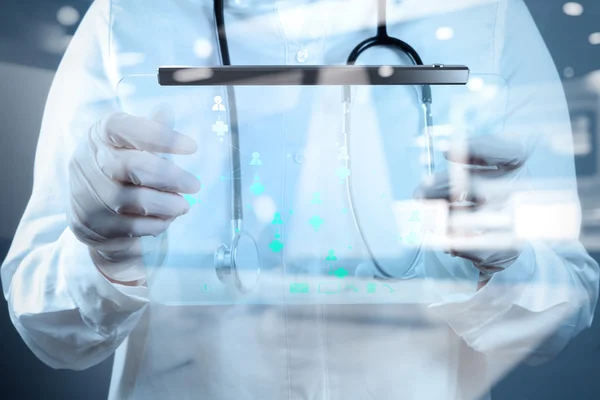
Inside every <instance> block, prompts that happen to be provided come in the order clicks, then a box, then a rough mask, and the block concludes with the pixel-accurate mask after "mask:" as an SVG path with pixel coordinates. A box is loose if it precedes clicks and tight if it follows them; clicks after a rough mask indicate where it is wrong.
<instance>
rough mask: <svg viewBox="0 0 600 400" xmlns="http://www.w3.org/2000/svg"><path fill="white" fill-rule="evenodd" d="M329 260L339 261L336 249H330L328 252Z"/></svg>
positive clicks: (327, 258)
mask: <svg viewBox="0 0 600 400" xmlns="http://www.w3.org/2000/svg"><path fill="white" fill-rule="evenodd" d="M325 260H327V261H337V257H336V256H335V250H329V251H328V252H327V257H325Z"/></svg>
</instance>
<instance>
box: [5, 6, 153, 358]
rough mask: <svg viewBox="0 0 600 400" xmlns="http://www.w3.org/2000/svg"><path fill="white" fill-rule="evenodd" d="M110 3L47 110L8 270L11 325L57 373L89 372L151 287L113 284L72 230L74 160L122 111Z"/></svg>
mask: <svg viewBox="0 0 600 400" xmlns="http://www.w3.org/2000/svg"><path fill="white" fill-rule="evenodd" d="M109 25H110V0H96V1H95V2H93V3H92V5H91V7H90V10H89V11H88V13H87V14H86V16H85V17H84V19H83V21H82V23H81V25H80V27H79V29H78V30H77V33H76V34H75V36H74V38H73V40H72V42H71V45H70V46H69V49H68V50H67V52H66V54H65V56H64V58H63V60H62V62H61V65H60V66H59V68H58V71H57V74H56V76H55V79H54V82H53V84H52V87H51V89H50V94H49V97H48V101H47V104H46V109H45V112H44V117H43V121H42V128H41V132H40V137H39V142H38V148H37V152H36V158H35V168H34V183H33V190H32V195H31V198H30V200H29V203H28V205H27V208H26V210H25V213H24V215H23V218H22V220H21V222H20V224H19V227H18V229H17V232H16V234H15V237H14V240H13V243H12V246H11V248H10V250H9V253H8V255H7V257H6V259H5V261H4V264H3V265H2V285H3V291H4V296H5V298H6V299H7V301H8V306H9V311H10V316H11V319H12V321H13V323H14V325H15V327H16V328H17V330H18V331H19V333H20V334H21V336H22V338H23V340H24V341H25V342H26V343H27V345H28V346H29V347H30V348H31V350H32V351H33V352H34V353H35V354H36V355H37V356H38V357H39V358H40V359H41V360H42V361H43V362H45V363H46V364H48V365H50V366H52V367H54V368H71V369H84V368H87V367H90V366H92V365H94V364H97V363H99V362H101V361H102V360H104V359H105V358H107V357H108V356H110V355H111V354H112V353H113V352H114V350H115V349H116V348H117V347H118V346H119V344H120V343H121V342H122V341H123V340H124V339H125V337H127V335H128V334H129V332H130V331H131V330H132V329H133V328H134V326H135V325H136V323H137V321H138V320H139V318H140V317H141V314H142V313H143V310H144V308H145V307H144V306H145V304H146V303H147V301H148V300H147V294H146V290H147V289H146V288H145V287H125V286H121V285H113V284H112V283H110V282H109V281H108V280H106V279H105V278H104V277H103V275H102V274H100V272H99V271H98V270H97V269H96V267H95V265H94V264H93V262H92V260H91V257H90V255H89V252H88V248H87V246H85V245H84V244H82V243H80V242H79V241H78V240H77V239H76V238H75V236H74V235H73V233H72V232H71V231H70V229H69V227H68V223H67V218H66V207H67V204H68V202H69V197H68V196H69V179H68V163H69V160H70V158H71V155H72V153H73V151H74V150H75V147H76V145H77V142H78V141H79V138H80V137H81V136H82V135H84V134H85V133H86V132H87V130H88V129H89V127H90V126H92V124H93V123H94V122H95V121H96V120H97V119H98V118H100V117H101V116H102V115H105V114H106V113H110V112H114V111H116V109H117V102H116V98H115V94H114V92H113V90H112V88H111V85H110V83H109V82H110V79H109V78H108V75H109V72H110V70H109V67H108V66H109V65H110V63H109Z"/></svg>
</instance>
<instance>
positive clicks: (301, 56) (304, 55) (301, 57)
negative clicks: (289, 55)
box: [296, 49, 308, 63]
mask: <svg viewBox="0 0 600 400" xmlns="http://www.w3.org/2000/svg"><path fill="white" fill-rule="evenodd" d="M296 60H298V62H301V63H303V62H306V60H308V51H307V50H306V49H301V50H299V51H298V53H296Z"/></svg>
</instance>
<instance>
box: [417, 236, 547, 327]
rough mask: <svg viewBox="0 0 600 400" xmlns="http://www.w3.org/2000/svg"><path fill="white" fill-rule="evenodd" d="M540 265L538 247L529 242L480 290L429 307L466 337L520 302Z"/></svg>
mask: <svg viewBox="0 0 600 400" xmlns="http://www.w3.org/2000/svg"><path fill="white" fill-rule="evenodd" d="M537 268H538V266H537V265H536V254H535V251H534V248H533V247H532V245H530V244H527V245H526V246H525V248H524V250H523V251H522V252H521V254H520V255H519V257H518V258H517V260H515V262H514V263H513V264H512V265H511V266H510V267H508V268H507V269H505V270H503V271H501V272H497V273H495V274H494V275H493V276H492V277H491V278H490V279H489V280H488V282H487V284H486V285H485V286H484V287H482V288H481V289H480V290H478V291H476V290H473V291H472V292H471V293H461V296H453V300H450V299H449V298H448V299H443V300H442V302H439V303H434V304H431V305H430V306H429V307H430V309H431V310H432V311H433V312H435V313H436V314H437V315H439V316H440V317H441V318H443V319H444V320H446V321H447V323H448V324H449V325H450V327H451V328H452V329H453V330H454V331H455V332H456V333H457V334H458V335H460V336H464V335H466V334H468V333H469V332H471V331H474V330H477V329H478V328H480V327H482V326H484V325H485V324H486V323H488V322H490V321H492V320H493V319H495V318H497V317H499V316H501V315H503V314H504V313H505V312H506V311H508V309H509V308H510V307H511V306H512V305H513V304H516V303H517V302H518V300H519V299H520V298H521V296H522V295H523V294H524V292H525V291H526V289H527V286H528V285H529V284H530V282H531V281H532V279H533V276H534V275H535V273H536V269H537ZM456 299H459V300H456Z"/></svg>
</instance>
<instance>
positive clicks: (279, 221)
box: [271, 212, 283, 225]
mask: <svg viewBox="0 0 600 400" xmlns="http://www.w3.org/2000/svg"><path fill="white" fill-rule="evenodd" d="M271 224H273V225H281V224H283V220H282V219H281V214H279V213H278V212H276V213H275V214H273V222H271Z"/></svg>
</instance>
